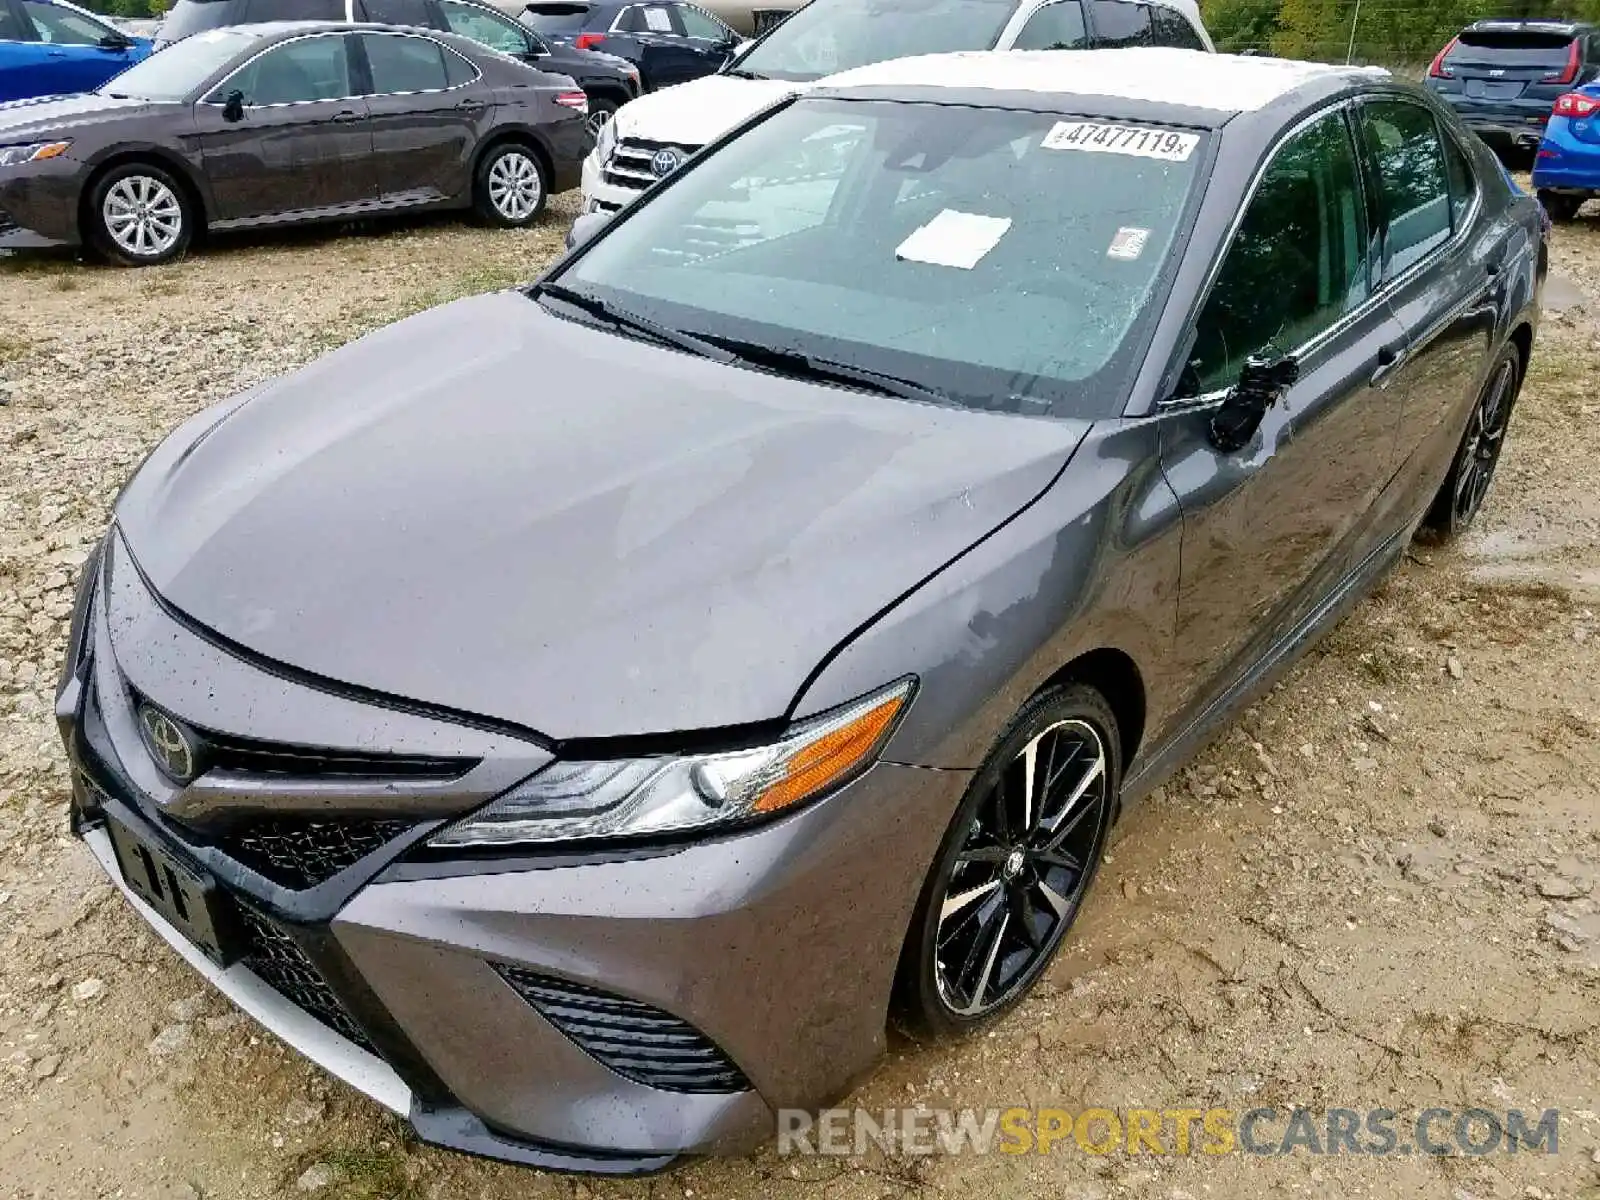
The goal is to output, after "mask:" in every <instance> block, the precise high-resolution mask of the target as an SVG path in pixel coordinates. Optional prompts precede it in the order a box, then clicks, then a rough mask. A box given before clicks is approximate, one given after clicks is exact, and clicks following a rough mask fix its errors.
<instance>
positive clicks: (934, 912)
mask: <svg viewBox="0 0 1600 1200" xmlns="http://www.w3.org/2000/svg"><path fill="white" fill-rule="evenodd" d="M1121 772H1122V764H1121V759H1120V753H1119V743H1118V740H1117V724H1116V717H1115V716H1114V714H1113V713H1112V711H1111V708H1110V706H1109V705H1108V704H1107V703H1106V701H1105V699H1104V698H1103V697H1102V696H1101V695H1100V694H1099V693H1098V692H1096V691H1094V690H1092V689H1090V688H1087V687H1084V686H1082V685H1077V684H1073V685H1068V686H1066V687H1062V688H1057V689H1051V690H1050V691H1047V692H1045V693H1042V694H1041V695H1039V696H1037V697H1035V698H1034V699H1033V700H1032V701H1030V702H1029V703H1028V705H1027V706H1026V707H1024V708H1023V710H1022V711H1021V712H1020V713H1018V714H1017V716H1016V718H1014V720H1013V722H1012V724H1011V727H1010V729H1009V731H1008V732H1007V733H1006V735H1005V736H1003V737H1002V738H1001V740H1000V742H999V744H998V745H997V746H996V748H995V749H994V751H992V752H991V754H990V757H989V761H988V762H987V763H986V764H985V766H984V767H983V769H981V770H980V771H979V772H978V773H977V774H976V775H975V776H974V778H973V782H972V785H971V786H970V787H969V788H968V790H967V794H966V796H965V797H964V798H963V800H962V803H961V806H960V808H959V809H958V810H957V813H956V816H955V818H954V820H953V821H952V822H951V825H950V828H949V829H948V830H947V832H946V834H945V838H944V842H943V844H942V845H941V847H940V851H939V856H938V858H937V860H936V861H935V864H934V868H933V870H932V872H931V873H930V875H929V877H928V880H927V883H926V884H924V887H923V892H922V897H921V899H920V900H919V902H918V905H917V913H916V916H915V917H914V918H913V921H912V926H911V931H910V933H909V935H908V939H907V944H906V948H905V951H904V952H903V954H902V959H901V975H900V980H899V996H898V997H897V1001H898V1004H897V1007H898V1008H899V1010H900V1014H901V1017H902V1019H903V1020H904V1022H905V1023H906V1025H907V1026H908V1028H910V1029H911V1030H912V1031H913V1032H917V1033H927V1034H933V1035H936V1036H937V1035H945V1034H954V1033H961V1032H964V1031H966V1030H968V1029H971V1028H974V1027H976V1026H979V1025H982V1024H985V1023H987V1022H988V1021H990V1020H993V1019H994V1018H995V1017H997V1016H999V1015H1000V1014H1001V1013H1002V1012H1004V1011H1005V1010H1006V1009H1008V1008H1009V1007H1011V1006H1012V1005H1013V1004H1015V1003H1016V1002H1017V1001H1018V1000H1020V999H1021V998H1022V997H1023V996H1024V995H1025V994H1026V993H1027V991H1028V989H1029V988H1030V987H1032V985H1033V984H1034V982H1035V981H1036V980H1037V979H1038V978H1039V976H1040V975H1042V974H1043V973H1044V970H1045V968H1046V967H1047V966H1048V965H1049V963H1050V960H1051V958H1052V957H1053V956H1054V955H1055V952H1056V950H1057V949H1058V948H1059V946H1060V945H1061V942H1062V939H1063V938H1064V937H1065V936H1066V933H1067V930H1068V929H1070V928H1071V926H1072V923H1073V921H1074V920H1075V919H1076V917H1077V915H1078V910H1079V908H1080V906H1081V905H1082V903H1083V898H1084V896H1085V894H1086V893H1087V891H1088V888H1089V884H1090V882H1091V880H1092V879H1093V878H1094V873H1095V869H1096V867H1097V866H1098V864H1099V860H1100V856H1101V853H1102V851H1103V849H1104V846H1105V838H1106V834H1107V832H1108V831H1109V828H1110V824H1111V818H1112V815H1113V813H1114V811H1115V800H1116V797H1117V792H1118V788H1119V787H1120V785H1121V779H1122V775H1121Z"/></svg>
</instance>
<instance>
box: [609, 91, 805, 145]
mask: <svg viewBox="0 0 1600 1200" xmlns="http://www.w3.org/2000/svg"><path fill="white" fill-rule="evenodd" d="M810 86H811V85H810V84H805V83H790V82H787V81H785V80H781V79H740V78H739V77H738V76H735V75H707V76H704V77H703V78H701V79H696V80H694V81H693V82H692V83H680V84H678V85H677V86H676V87H669V88H662V89H661V90H660V91H659V92H651V93H650V94H649V95H648V96H640V97H639V98H638V99H637V100H630V101H629V102H628V103H627V104H624V105H623V106H622V107H621V108H620V109H618V110H617V116H616V121H617V136H618V137H632V138H643V139H644V140H646V141H651V142H670V143H672V144H673V145H675V146H697V147H698V146H704V145H705V144H706V143H707V142H710V141H713V140H714V139H716V138H719V137H721V136H722V135H723V134H724V133H726V132H728V130H730V129H732V128H733V127H734V126H735V125H738V124H739V123H740V122H741V121H744V120H746V119H748V118H749V117H751V116H754V115H755V114H756V113H757V112H759V111H761V110H762V109H763V108H765V107H767V105H769V104H773V103H775V102H776V101H778V100H781V99H783V98H784V97H785V96H791V95H793V94H794V93H795V92H799V91H804V90H805V89H806V88H808V87H810Z"/></svg>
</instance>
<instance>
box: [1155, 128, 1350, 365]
mask: <svg viewBox="0 0 1600 1200" xmlns="http://www.w3.org/2000/svg"><path fill="white" fill-rule="evenodd" d="M1367 294H1368V288H1367V229H1366V218H1365V213H1364V211H1363V208H1362V202H1361V176H1360V173H1359V172H1358V170H1357V168H1356V158H1355V150H1354V147H1353V146H1352V145H1351V142H1350V135H1349V131H1348V128H1347V126H1346V125H1345V121H1344V118H1343V116H1342V115H1341V114H1340V113H1337V112H1335V113H1330V114H1329V115H1327V116H1325V117H1323V118H1322V119H1321V120H1319V121H1317V122H1316V123H1315V124H1313V125H1312V126H1310V127H1309V128H1307V129H1305V130H1303V131H1301V132H1300V133H1298V134H1296V135H1295V136H1294V137H1293V138H1292V139H1290V140H1289V141H1288V142H1286V143H1285V144H1284V146H1283V147H1282V148H1281V149H1280V150H1279V151H1278V153H1277V154H1276V156H1274V158H1273V159H1272V162H1271V163H1270V164H1269V165H1268V167H1267V169H1266V171H1265V172H1263V174H1262V176H1261V182H1260V183H1259V184H1258V185H1257V187H1256V192H1255V195H1254V196H1253V197H1252V198H1251V200H1250V206H1249V207H1248V208H1247V209H1245V213H1244V216H1243V218H1242V219H1241V220H1240V222H1239V228H1238V230H1237V232H1236V233H1235V234H1234V238H1233V243H1232V245H1231V246H1230V247H1229V248H1228V253H1227V257H1226V258H1224V259H1223V262H1222V267H1221V269H1220V270H1219V271H1218V273H1217V278H1216V282H1215V283H1214V284H1213V285H1212V289H1211V294H1210V295H1209V296H1208V297H1207V298H1206V303H1205V307H1204V308H1202V309H1201V313H1200V319H1199V321H1198V322H1197V326H1196V339H1195V347H1194V355H1193V358H1192V359H1191V360H1190V367H1191V370H1192V372H1193V374H1192V376H1191V378H1190V381H1189V387H1187V388H1186V389H1185V390H1192V391H1196V392H1210V391H1216V390H1218V389H1221V388H1225V387H1228V386H1229V385H1231V384H1232V383H1234V382H1235V381H1236V380H1237V379H1238V377H1239V370H1240V368H1241V367H1243V366H1244V362H1245V359H1247V358H1249V357H1250V356H1252V355H1260V356H1263V357H1268V358H1272V357H1276V356H1278V355H1281V354H1286V353H1288V352H1290V351H1292V350H1294V349H1295V348H1297V347H1299V346H1302V345H1304V344H1305V343H1306V342H1308V341H1310V340H1311V339H1312V338H1314V337H1316V336H1317V335H1318V334H1319V333H1321V332H1323V331H1324V330H1326V329H1328V328H1329V327H1330V326H1332V325H1333V324H1334V323H1335V322H1336V321H1338V320H1339V319H1340V318H1341V317H1342V316H1344V315H1345V314H1346V313H1348V312H1350V311H1352V310H1353V309H1354V308H1356V306H1358V305H1359V304H1361V303H1362V302H1363V301H1364V300H1365V299H1366V298H1367Z"/></svg>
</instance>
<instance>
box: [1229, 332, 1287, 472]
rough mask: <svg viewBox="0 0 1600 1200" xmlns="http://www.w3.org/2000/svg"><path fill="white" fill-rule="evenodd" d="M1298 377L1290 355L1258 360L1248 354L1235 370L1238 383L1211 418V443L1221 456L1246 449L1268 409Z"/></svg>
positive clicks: (1258, 358)
mask: <svg viewBox="0 0 1600 1200" xmlns="http://www.w3.org/2000/svg"><path fill="white" fill-rule="evenodd" d="M1299 378H1300V362H1299V360H1298V359H1296V358H1295V357H1294V356H1293V355H1290V354H1286V355H1283V356H1282V357H1279V358H1261V357H1256V356H1254V355H1252V356H1251V357H1250V358H1247V359H1245V362H1244V366H1243V367H1241V368H1240V370H1239V382H1238V383H1236V384H1234V385H1233V387H1232V388H1230V389H1229V390H1228V397H1227V399H1225V400H1224V401H1223V402H1222V407H1221V408H1219V409H1217V411H1216V413H1215V414H1213V416H1212V418H1211V426H1210V434H1211V444H1212V445H1213V446H1215V447H1216V448H1217V449H1218V450H1220V451H1222V453H1224V454H1232V453H1234V452H1235V451H1237V450H1242V449H1244V448H1245V447H1246V446H1248V445H1249V444H1250V442H1251V440H1252V439H1253V438H1254V437H1255V436H1256V430H1258V429H1260V428H1261V422H1262V421H1263V420H1264V419H1265V418H1266V415H1267V410H1268V409H1270V408H1271V407H1272V406H1273V405H1274V404H1276V403H1277V402H1278V400H1279V399H1280V398H1281V397H1282V396H1283V393H1284V392H1286V391H1288V390H1289V389H1290V388H1291V387H1293V386H1294V384H1295V381H1296V380H1297V379H1299Z"/></svg>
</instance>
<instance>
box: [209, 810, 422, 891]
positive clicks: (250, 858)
mask: <svg viewBox="0 0 1600 1200" xmlns="http://www.w3.org/2000/svg"><path fill="white" fill-rule="evenodd" d="M411 827H412V823H411V822H410V821H402V820H360V819H354V818H350V819H346V818H333V819H329V820H326V821H313V820H306V819H296V818H286V817H266V818H262V819H259V820H254V821H251V822H249V823H247V824H245V825H242V826H240V827H238V828H237V829H235V830H234V831H233V832H231V833H229V834H228V835H227V836H225V837H224V838H223V839H222V840H221V847H220V848H221V849H222V851H223V852H224V853H226V854H228V855H229V856H230V857H232V858H235V859H237V860H238V861H239V862H241V863H243V864H244V865H245V866H247V867H249V868H250V869H251V870H252V871H255V872H257V873H258V874H261V875H265V876H266V877H267V878H268V879H270V880H272V881H273V882H274V883H279V884H282V885H283V886H284V887H286V888H293V889H295V890H300V889H303V888H310V887H316V886H317V884H319V883H322V882H324V881H326V880H329V879H332V878H333V877H334V876H335V875H337V874H338V873H339V872H340V871H343V870H344V869H345V868H346V867H350V866H353V865H355V864H356V863H358V862H360V861H361V860H362V859H363V858H365V857H366V856H367V855H369V854H371V853H372V852H373V851H374V850H378V849H380V848H381V847H383V846H384V845H385V844H386V843H388V842H392V841H393V840H394V839H395V838H397V837H399V836H400V835H401V834H402V833H405V832H406V831H407V830H408V829H410V828H411Z"/></svg>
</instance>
